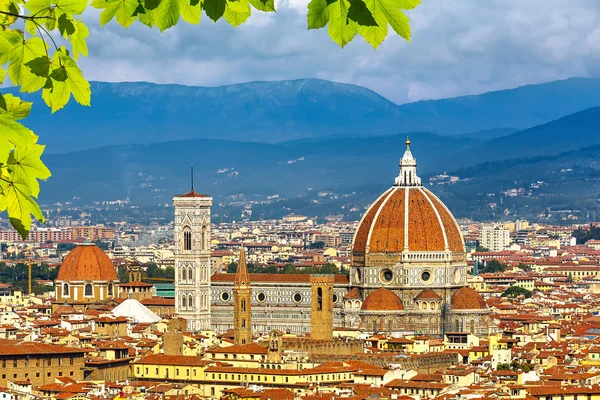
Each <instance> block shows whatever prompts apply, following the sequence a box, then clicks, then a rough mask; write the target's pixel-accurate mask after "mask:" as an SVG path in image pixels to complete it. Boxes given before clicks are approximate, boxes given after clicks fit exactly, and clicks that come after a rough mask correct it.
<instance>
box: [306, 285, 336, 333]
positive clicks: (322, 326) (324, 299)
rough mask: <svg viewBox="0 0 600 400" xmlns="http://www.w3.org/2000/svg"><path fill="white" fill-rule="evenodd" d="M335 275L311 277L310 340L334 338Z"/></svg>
mask: <svg viewBox="0 0 600 400" xmlns="http://www.w3.org/2000/svg"><path fill="white" fill-rule="evenodd" d="M333 279H334V277H333V275H311V276H310V286H311V298H310V302H311V309H310V338H311V339H312V340H331V339H332V338H333Z"/></svg>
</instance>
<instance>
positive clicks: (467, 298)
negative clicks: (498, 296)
mask: <svg viewBox="0 0 600 400" xmlns="http://www.w3.org/2000/svg"><path fill="white" fill-rule="evenodd" d="M486 308H487V305H486V304H485V300H483V297H481V295H480V294H479V293H477V292H476V291H475V290H473V289H471V288H470V287H468V286H465V287H462V288H460V289H458V290H457V291H456V292H454V294H453V295H452V309H453V310H483V309H486Z"/></svg>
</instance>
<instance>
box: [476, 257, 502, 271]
mask: <svg viewBox="0 0 600 400" xmlns="http://www.w3.org/2000/svg"><path fill="white" fill-rule="evenodd" d="M507 269H508V265H506V264H504V263H501V262H500V261H498V260H496V259H493V260H489V261H486V263H485V265H484V266H483V268H481V269H480V271H479V272H481V273H483V274H487V273H494V272H504V271H506V270H507Z"/></svg>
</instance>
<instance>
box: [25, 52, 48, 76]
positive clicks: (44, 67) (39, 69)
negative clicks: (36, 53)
mask: <svg viewBox="0 0 600 400" xmlns="http://www.w3.org/2000/svg"><path fill="white" fill-rule="evenodd" d="M25 65H27V66H28V67H29V69H30V70H31V72H32V73H33V74H34V75H36V76H43V77H44V78H47V77H48V74H49V71H50V59H49V58H48V56H40V57H36V58H34V59H33V60H31V61H28V62H26V63H25Z"/></svg>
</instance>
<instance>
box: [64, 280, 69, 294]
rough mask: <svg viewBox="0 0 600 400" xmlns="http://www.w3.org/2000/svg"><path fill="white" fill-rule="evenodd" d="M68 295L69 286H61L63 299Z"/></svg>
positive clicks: (66, 284)
mask: <svg viewBox="0 0 600 400" xmlns="http://www.w3.org/2000/svg"><path fill="white" fill-rule="evenodd" d="M68 295H69V284H68V283H65V284H63V297H67V296H68Z"/></svg>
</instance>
